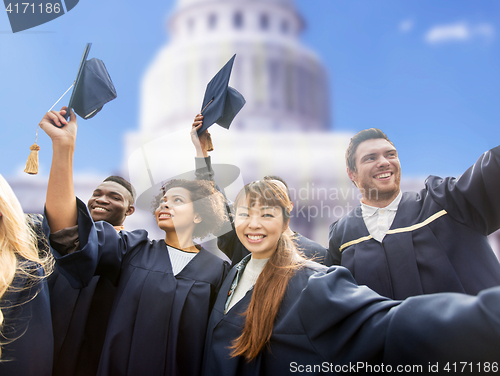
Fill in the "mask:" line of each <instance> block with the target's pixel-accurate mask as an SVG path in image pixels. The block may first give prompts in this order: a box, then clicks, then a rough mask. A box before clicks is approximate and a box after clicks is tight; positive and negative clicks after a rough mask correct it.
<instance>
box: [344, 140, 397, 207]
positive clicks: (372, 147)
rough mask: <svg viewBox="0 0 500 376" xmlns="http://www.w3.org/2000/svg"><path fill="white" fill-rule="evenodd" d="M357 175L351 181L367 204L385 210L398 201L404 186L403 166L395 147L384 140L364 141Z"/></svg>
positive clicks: (356, 156) (350, 173) (356, 157)
mask: <svg viewBox="0 0 500 376" xmlns="http://www.w3.org/2000/svg"><path fill="white" fill-rule="evenodd" d="M355 161H356V172H354V171H351V170H349V169H348V171H347V174H348V175H349V178H350V179H351V180H352V181H353V182H355V183H356V186H357V187H358V188H359V190H360V191H361V194H362V196H363V199H362V201H363V203H365V204H367V205H371V206H378V205H377V204H383V205H384V206H385V205H387V204H389V203H390V202H391V201H392V200H394V199H395V198H396V196H397V195H398V193H399V185H400V182H401V165H400V164H399V158H398V152H397V151H396V149H395V148H394V146H393V145H392V144H391V143H390V142H389V141H387V140H385V139H383V138H375V139H371V140H366V141H363V142H362V143H360V144H359V145H358V148H357V149H356V154H355Z"/></svg>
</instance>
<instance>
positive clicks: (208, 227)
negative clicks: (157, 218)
mask: <svg viewBox="0 0 500 376" xmlns="http://www.w3.org/2000/svg"><path fill="white" fill-rule="evenodd" d="M172 188H184V189H187V190H188V191H189V193H190V194H191V201H192V202H193V207H194V211H195V212H196V213H198V214H199V215H200V216H201V219H202V221H201V222H200V223H198V224H197V225H196V227H195V228H194V231H193V237H194V238H204V237H205V236H207V235H208V234H210V233H211V234H214V235H217V233H218V232H219V231H220V230H221V229H222V227H223V226H224V223H225V222H226V221H227V220H228V216H227V212H226V205H225V199H224V196H223V195H222V193H220V192H219V191H218V190H217V189H216V188H215V185H214V184H213V183H212V182H211V181H208V180H185V179H173V180H169V181H167V182H166V183H165V184H163V186H162V187H161V190H160V194H159V195H157V196H156V197H155V199H154V201H153V208H152V209H153V212H154V211H155V210H156V208H158V206H160V202H161V200H162V198H163V196H164V195H165V193H166V192H167V191H168V190H169V189H172Z"/></svg>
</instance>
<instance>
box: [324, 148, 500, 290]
mask: <svg viewBox="0 0 500 376" xmlns="http://www.w3.org/2000/svg"><path fill="white" fill-rule="evenodd" d="M499 227H500V146H499V147H496V148H494V149H492V150H490V151H488V152H486V153H485V154H483V155H482V156H481V157H480V158H479V159H478V161H477V162H476V163H475V164H474V165H473V166H472V167H470V168H469V169H468V170H467V171H466V172H465V173H464V174H463V175H462V176H461V177H459V178H458V179H455V178H451V177H448V178H445V179H442V178H439V177H436V176H430V177H429V178H427V180H426V182H425V188H424V189H422V190H421V191H420V192H419V193H416V192H405V193H403V197H402V199H401V202H400V204H399V206H398V211H397V213H396V217H395V218H394V222H393V223H392V225H391V228H390V230H389V232H388V233H387V235H386V236H385V237H384V239H383V240H382V242H381V243H380V242H378V241H376V240H375V239H373V238H372V237H371V235H370V234H369V232H368V230H367V228H366V225H365V222H364V220H363V217H362V213H361V207H360V206H358V207H356V208H355V209H354V210H353V211H351V212H350V213H349V214H348V215H347V216H346V217H344V218H342V219H340V220H339V221H337V222H335V223H333V224H332V225H331V226H330V234H329V236H330V239H329V256H330V257H331V258H332V259H333V262H334V263H337V264H338V263H340V264H341V265H342V266H345V267H346V268H348V269H349V270H350V271H351V273H352V275H353V276H354V278H355V279H356V281H357V282H358V284H360V285H367V286H368V287H370V288H371V289H373V290H375V291H376V292H378V293H379V294H381V295H383V296H387V297H389V298H393V299H405V298H406V297H409V296H414V295H421V294H432V293H436V292H460V293H466V294H471V295H476V294H477V293H478V292H479V291H481V290H483V289H485V288H488V287H492V286H498V285H500V264H499V262H498V260H497V258H496V257H495V255H494V253H493V251H492V249H491V247H490V245H489V243H488V239H487V235H489V234H491V233H492V232H494V231H496V230H497V229H498V228H499Z"/></svg>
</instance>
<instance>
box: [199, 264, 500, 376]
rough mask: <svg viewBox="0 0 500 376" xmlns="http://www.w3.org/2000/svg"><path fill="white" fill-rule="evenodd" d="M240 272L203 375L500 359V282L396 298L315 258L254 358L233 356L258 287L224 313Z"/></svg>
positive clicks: (215, 320)
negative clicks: (472, 290)
mask: <svg viewBox="0 0 500 376" xmlns="http://www.w3.org/2000/svg"><path fill="white" fill-rule="evenodd" d="M235 274H236V270H235V268H233V269H232V270H231V271H230V272H229V274H228V276H227V278H226V280H225V281H224V283H223V285H222V287H221V290H220V292H219V295H218V297H217V301H216V302H215V305H214V308H213V310H212V314H211V316H210V322H209V325H208V331H207V339H206V345H205V356H204V363H203V364H204V365H203V375H204V376H250V375H251V376H265V375H269V376H274V375H280V376H282V375H289V374H290V375H292V374H299V373H300V374H308V375H320V374H339V373H341V372H339V368H335V367H339V366H344V368H343V369H341V370H343V373H345V374H347V373H350V372H357V373H360V374H371V373H373V374H379V373H380V371H378V372H377V371H376V370H375V371H373V369H372V370H370V369H369V368H368V366H372V367H373V366H376V365H378V366H381V365H382V364H385V366H386V367H387V365H390V366H391V367H393V368H392V370H396V367H397V366H398V365H403V366H405V365H422V366H425V367H427V366H428V361H431V360H432V361H437V362H442V363H441V366H442V367H444V362H445V361H447V362H453V361H457V362H460V361H467V362H490V363H491V362H494V361H498V348H499V346H500V321H499V320H498V317H500V288H494V289H490V290H488V291H486V292H485V293H482V294H480V295H479V296H478V297H472V296H468V295H461V294H450V293H448V294H435V295H426V296H419V297H414V298H408V299H407V300H406V301H404V302H399V301H394V300H389V299H387V298H385V297H382V296H380V295H378V294H376V293H375V292H374V291H372V290H370V289H368V288H367V287H366V286H358V285H357V284H356V282H355V281H354V279H353V278H352V276H351V274H350V273H349V271H348V270H347V269H345V268H343V267H338V266H333V267H330V268H329V269H327V268H326V267H323V266H320V265H317V264H316V265H315V264H314V263H310V264H309V265H307V266H305V267H303V268H302V269H299V270H298V271H297V272H296V273H295V275H294V276H293V277H292V278H291V279H290V282H289V285H288V287H287V291H286V294H285V297H284V300H283V302H282V304H281V308H280V310H279V311H278V315H277V317H276V320H275V323H274V328H273V332H272V335H271V339H270V342H269V344H268V346H266V347H265V348H264V350H262V351H261V352H260V354H259V355H258V356H257V357H256V358H255V359H254V360H252V361H250V362H247V361H246V360H245V359H244V358H242V357H234V358H231V356H230V352H231V350H230V349H228V346H229V345H230V344H231V341H233V340H234V339H235V338H237V337H238V336H239V335H240V334H241V332H242V330H243V326H244V321H245V317H243V316H242V315H241V313H242V312H244V311H245V309H246V307H247V306H248V304H249V302H250V299H251V296H252V293H253V290H250V291H249V292H247V294H246V295H245V297H243V299H242V300H240V301H239V302H238V303H236V305H234V306H233V307H232V309H230V310H229V311H228V312H227V313H226V314H224V305H225V302H226V299H227V295H228V292H229V289H230V286H231V284H232V282H233V279H234V277H235ZM414 338H415V339H417V340H418V346H415V343H414V342H413V340H414ZM353 365H354V366H355V367H358V368H349V367H352V366H353ZM307 366H309V368H306V367H307ZM345 367H347V368H345ZM354 369H356V371H353V370H354ZM386 369H387V368H386ZM424 370H425V371H426V372H423V373H422V374H427V371H428V369H427V368H424ZM441 371H443V369H442V368H441ZM444 374H449V373H446V372H444ZM476 374H477V373H476Z"/></svg>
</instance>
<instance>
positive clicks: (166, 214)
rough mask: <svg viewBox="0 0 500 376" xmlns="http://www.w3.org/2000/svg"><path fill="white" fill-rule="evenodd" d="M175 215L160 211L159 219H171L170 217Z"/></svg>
mask: <svg viewBox="0 0 500 376" xmlns="http://www.w3.org/2000/svg"><path fill="white" fill-rule="evenodd" d="M172 217H173V215H172V214H170V213H160V214H159V215H158V219H169V218H172Z"/></svg>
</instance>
